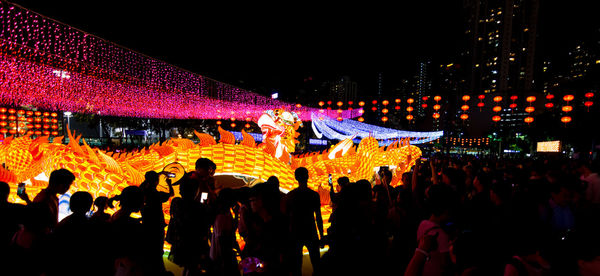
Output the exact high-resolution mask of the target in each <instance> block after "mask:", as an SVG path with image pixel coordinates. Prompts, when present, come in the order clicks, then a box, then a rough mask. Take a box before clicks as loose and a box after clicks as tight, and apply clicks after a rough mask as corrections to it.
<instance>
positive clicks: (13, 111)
mask: <svg viewBox="0 0 600 276" xmlns="http://www.w3.org/2000/svg"><path fill="white" fill-rule="evenodd" d="M15 112H17V111H16V110H14V109H12V108H11V109H9V110H8V113H10V114H15Z"/></svg>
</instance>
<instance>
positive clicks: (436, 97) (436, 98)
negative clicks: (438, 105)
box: [433, 96, 442, 102]
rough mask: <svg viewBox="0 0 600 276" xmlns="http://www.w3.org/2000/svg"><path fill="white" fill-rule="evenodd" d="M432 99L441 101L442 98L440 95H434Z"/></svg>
mask: <svg viewBox="0 0 600 276" xmlns="http://www.w3.org/2000/svg"><path fill="white" fill-rule="evenodd" d="M433 100H434V101H436V102H439V101H441V100H442V97H440V96H435V97H433Z"/></svg>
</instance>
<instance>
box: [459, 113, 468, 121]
mask: <svg viewBox="0 0 600 276" xmlns="http://www.w3.org/2000/svg"><path fill="white" fill-rule="evenodd" d="M460 118H461V119H462V120H466V119H469V115H467V114H462V115H460Z"/></svg>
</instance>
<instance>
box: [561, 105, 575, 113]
mask: <svg viewBox="0 0 600 276" xmlns="http://www.w3.org/2000/svg"><path fill="white" fill-rule="evenodd" d="M562 111H564V112H571V111H573V107H572V106H570V105H565V106H563V107H562Z"/></svg>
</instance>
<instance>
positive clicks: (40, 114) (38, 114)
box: [34, 111, 42, 116]
mask: <svg viewBox="0 0 600 276" xmlns="http://www.w3.org/2000/svg"><path fill="white" fill-rule="evenodd" d="M34 114H35V116H42V112H40V111H36V112H35V113H34Z"/></svg>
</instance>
